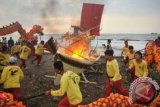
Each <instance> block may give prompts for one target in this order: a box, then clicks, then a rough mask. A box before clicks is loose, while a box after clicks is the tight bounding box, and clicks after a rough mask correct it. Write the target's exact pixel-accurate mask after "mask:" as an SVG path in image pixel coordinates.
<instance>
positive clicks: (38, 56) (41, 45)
mask: <svg viewBox="0 0 160 107" xmlns="http://www.w3.org/2000/svg"><path fill="white" fill-rule="evenodd" d="M44 50H45V48H44V41H41V42H40V43H39V44H38V46H37V48H36V56H35V59H33V60H32V63H33V62H34V61H36V60H37V65H40V62H41V59H42V54H43V53H44Z"/></svg>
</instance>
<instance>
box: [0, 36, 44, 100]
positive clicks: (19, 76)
mask: <svg viewBox="0 0 160 107" xmlns="http://www.w3.org/2000/svg"><path fill="white" fill-rule="evenodd" d="M3 40H6V38H5V39H4V37H3ZM12 47H14V50H15V51H14V52H13V51H11V50H12ZM44 50H45V48H44V41H43V40H42V41H41V42H40V43H39V44H38V45H37V47H36V52H35V53H36V54H35V56H31V48H30V42H29V41H26V40H22V39H21V37H20V38H19V40H18V43H17V44H14V41H13V39H12V37H10V40H8V43H7V42H4V41H2V44H1V49H0V84H1V85H3V89H4V91H5V92H9V93H12V94H13V96H14V98H15V99H16V100H19V99H21V98H22V97H23V95H22V94H21V92H20V87H21V85H20V83H21V81H22V80H23V78H24V76H25V75H24V70H27V65H26V61H27V60H28V59H29V58H32V59H33V61H37V66H39V64H40V62H41V57H42V54H43V53H44ZM18 60H20V63H18Z"/></svg>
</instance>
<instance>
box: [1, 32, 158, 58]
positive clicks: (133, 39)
mask: <svg viewBox="0 0 160 107" xmlns="http://www.w3.org/2000/svg"><path fill="white" fill-rule="evenodd" d="M61 36H62V35H61V34H45V35H43V36H40V37H38V40H39V41H41V40H44V41H45V42H46V41H47V40H48V39H49V38H50V37H53V38H54V39H56V40H57V41H58V42H59V40H60V38H61ZM158 36H160V35H159V34H101V35H100V36H97V37H96V38H95V39H94V40H92V41H91V47H92V49H97V50H98V51H100V53H101V55H104V51H105V48H104V47H103V46H102V44H105V45H107V40H108V39H111V46H112V49H113V50H114V55H115V56H120V55H121V51H122V48H123V47H124V40H128V43H129V45H132V46H134V50H135V51H138V50H143V49H144V48H145V45H146V43H147V42H148V40H155V39H156V38H157V37H158ZM5 37H6V38H7V40H9V38H10V37H12V38H13V40H14V41H15V42H16V41H18V38H19V36H17V35H7V36H5ZM0 39H1V41H2V37H0Z"/></svg>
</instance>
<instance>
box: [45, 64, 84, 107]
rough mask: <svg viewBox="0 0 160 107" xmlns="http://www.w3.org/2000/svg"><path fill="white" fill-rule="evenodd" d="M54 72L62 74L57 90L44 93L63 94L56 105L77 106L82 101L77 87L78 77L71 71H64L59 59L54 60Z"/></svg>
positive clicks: (62, 106)
mask: <svg viewBox="0 0 160 107" xmlns="http://www.w3.org/2000/svg"><path fill="white" fill-rule="evenodd" d="M54 69H55V72H56V73H58V74H60V75H62V77H61V82H60V89H59V90H52V89H51V90H49V91H46V92H45V94H46V95H52V96H63V95H64V94H65V93H67V97H64V98H63V99H62V100H61V101H60V102H59V104H58V107H77V106H78V105H79V104H80V103H81V102H82V94H81V91H80V88H79V81H80V77H79V76H78V75H77V74H75V73H74V72H72V71H65V70H64V69H63V63H62V62H61V61H56V62H54Z"/></svg>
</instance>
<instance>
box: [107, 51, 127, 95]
mask: <svg viewBox="0 0 160 107" xmlns="http://www.w3.org/2000/svg"><path fill="white" fill-rule="evenodd" d="M113 53H114V52H113V50H106V51H105V58H106V61H107V63H106V70H107V71H106V73H107V77H108V80H107V81H106V86H105V89H104V91H105V96H106V97H107V96H109V94H110V93H111V92H112V91H113V90H116V91H117V92H118V93H120V94H122V95H125V96H128V91H127V89H126V88H124V87H123V86H122V76H121V74H120V72H119V65H118V62H117V60H116V59H115V58H114V57H113Z"/></svg>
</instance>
